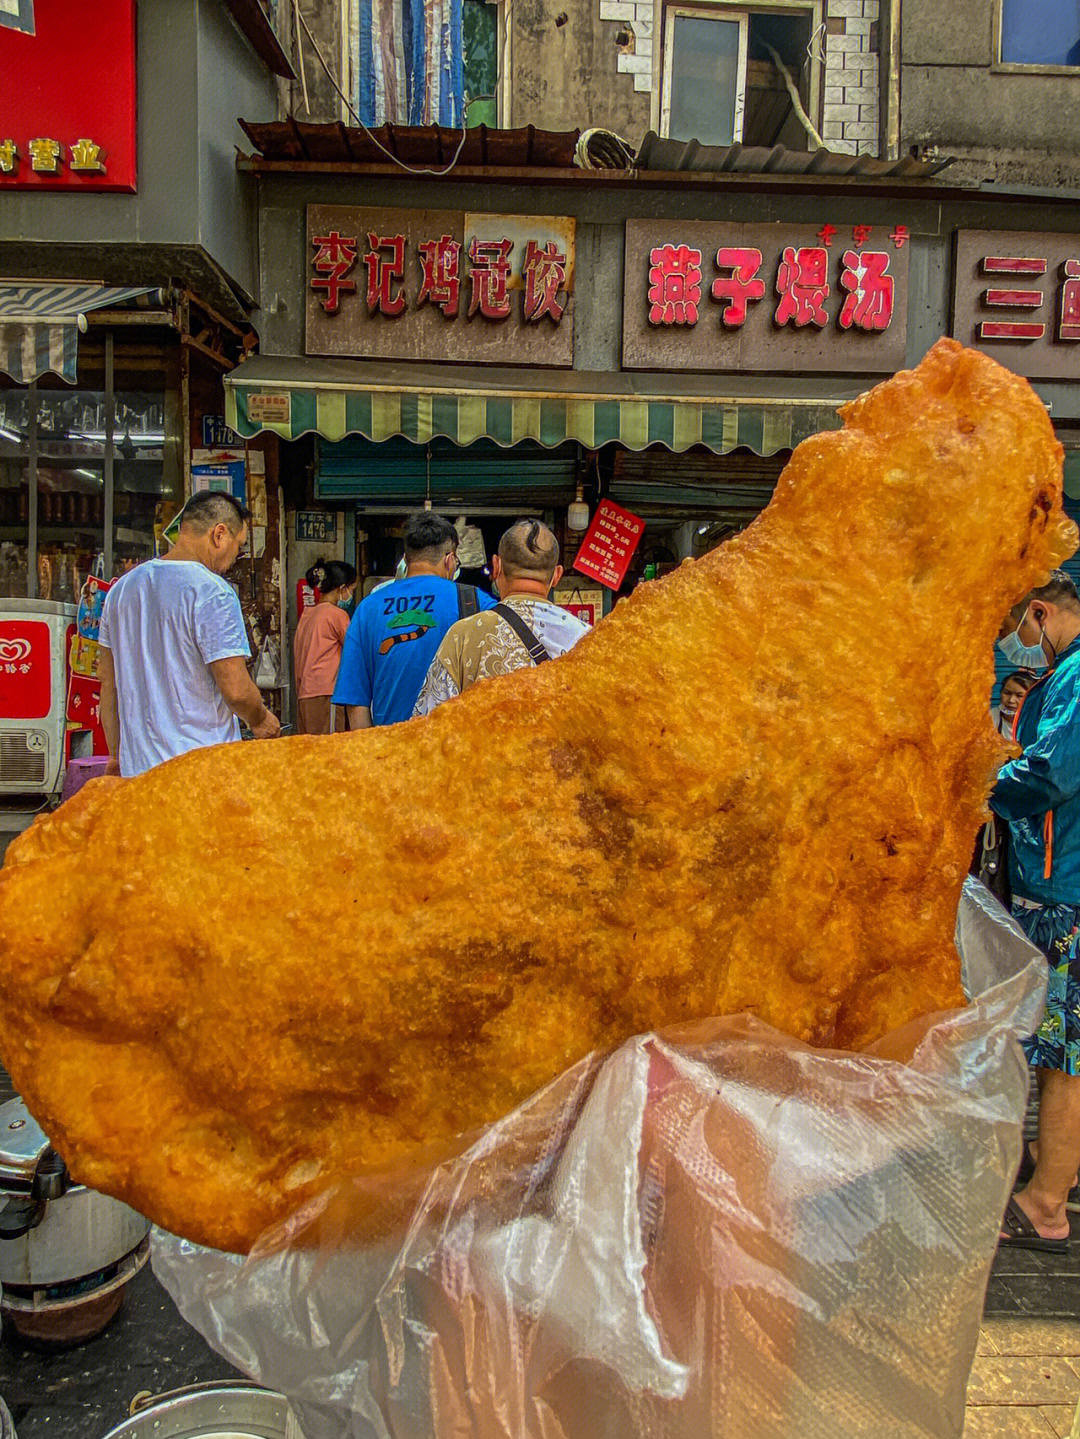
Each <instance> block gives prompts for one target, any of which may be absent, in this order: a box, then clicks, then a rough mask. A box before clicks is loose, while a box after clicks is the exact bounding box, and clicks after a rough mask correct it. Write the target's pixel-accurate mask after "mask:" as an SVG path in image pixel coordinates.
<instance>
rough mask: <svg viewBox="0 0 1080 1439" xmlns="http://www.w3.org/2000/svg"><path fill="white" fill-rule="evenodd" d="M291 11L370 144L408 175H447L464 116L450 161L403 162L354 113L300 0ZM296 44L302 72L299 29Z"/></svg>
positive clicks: (461, 145) (456, 156)
mask: <svg viewBox="0 0 1080 1439" xmlns="http://www.w3.org/2000/svg"><path fill="white" fill-rule="evenodd" d="M293 13H294V15H295V16H296V19H297V21H298V23H299V26H300V28H301V29H302V30H303V32H304V34H305V35H306V36H307V37H308V40H309V41H310V42H311V48H312V49H313V50H314V51H315V55H316V57H317V59H318V61H319V64H320V65H321V66H322V67H323V69H324V70H325V72H326V78H327V79H328V80H329V81H330V84H331V85H332V86H333V87H334V89H335V91H336V92H337V94H338V96H339V98H340V99H341V102H342V104H343V105H344V106H345V108H346V109H347V110H348V112H349V114H350V115H351V116H352V118H353V120H355V122H356V124H357V125H359V127H360V128H361V130H363V131H364V132H365V133H366V134H367V136H368V139H369V140H370V141H371V142H372V144H373V145H374V146H375V147H376V149H378V150H381V151H382V153H383V154H384V155H385V156H386V157H387V159H388V160H392V161H393V162H394V164H395V165H398V166H400V167H401V169H402V170H404V171H405V173H406V174H408V175H434V176H440V175H449V173H450V171H451V170H452V169H453V168H454V166H455V165H456V164H457V162H458V160H459V158H460V156H461V152H462V150H463V149H464V148H465V139H466V136H467V135H468V133H469V132H468V129H467V128H466V126H465V124H464V116H462V126H461V139H460V140H459V141H458V146H457V149H456V150H455V151H454V157H453V159H452V160H451V161H450V163H449V164H448V165H446V166H444V167H443V168H442V169H435V168H433V167H432V166H429V165H407V164H406V163H405V161H404V160H400V159H399V158H398V157H397V155H395V154H394V152H393V151H392V150H388V149H387V147H386V146H385V145H384V144H383V143H382V141H381V140H380V139H379V137H378V136H377V135H376V134H375V132H374V130H372V128H371V126H370V125H365V124H364V122H363V120H361V118H360V116H359V115H358V114H357V113H356V110H355V108H354V106H353V103H352V101H351V100H350V99H349V97H348V95H346V94H345V91H344V90H343V89H342V88H341V86H340V85H339V84H338V82H337V79H336V77H335V75H334V72H333V71H332V70H331V69H330V66H329V65H328V64H327V63H326V57H325V56H324V55H323V52H322V50H321V49H320V48H319V42H318V41H317V40H316V39H315V36H314V35H313V34H312V33H311V28H310V26H309V25H308V23H307V21H306V20H305V19H304V16H303V13H302V12H301V10H300V0H293ZM296 45H297V50H298V51H299V52H300V57H301V58H300V72H301V74H303V47H302V43H301V40H300V34H299V31H298V32H297V37H296ZM304 102H305V104H306V103H307V89H306V86H305V91H304Z"/></svg>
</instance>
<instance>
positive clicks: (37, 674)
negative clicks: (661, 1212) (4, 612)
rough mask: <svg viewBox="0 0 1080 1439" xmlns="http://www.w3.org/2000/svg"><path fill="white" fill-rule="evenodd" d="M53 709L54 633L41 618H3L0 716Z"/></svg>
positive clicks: (32, 716)
mask: <svg viewBox="0 0 1080 1439" xmlns="http://www.w3.org/2000/svg"><path fill="white" fill-rule="evenodd" d="M51 709H52V636H51V634H50V632H49V626H48V625H47V624H45V623H44V621H42V620H0V719H9V720H10V719H15V720H24V719H25V720H36V719H44V718H45V717H46V715H47V714H48V713H49V711H50V710H51Z"/></svg>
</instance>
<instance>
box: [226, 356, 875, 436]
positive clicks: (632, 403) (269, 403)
mask: <svg viewBox="0 0 1080 1439" xmlns="http://www.w3.org/2000/svg"><path fill="white" fill-rule="evenodd" d="M726 384H727V381H725V380H724V379H722V378H720V377H717V376H712V375H706V376H700V375H656V374H648V375H644V374H628V373H614V372H613V373H610V374H608V373H600V372H587V371H580V370H565V371H535V370H521V371H518V370H509V369H487V368H484V369H481V368H479V367H469V368H465V367H463V366H457V365H437V366H433V365H412V364H404V363H385V364H384V363H380V362H378V361H374V360H329V359H327V360H322V359H301V358H299V357H295V358H294V357H280V356H272V355H259V356H256V357H255V358H254V359H252V360H249V361H248V362H247V363H246V364H244V365H242V366H240V367H239V368H238V369H237V370H234V371H233V373H232V374H230V375H227V376H226V377H225V387H226V399H225V412H226V421H227V423H228V424H229V425H230V426H231V427H232V428H233V429H234V430H236V431H237V433H238V434H240V435H242V436H244V437H245V438H250V437H251V436H253V435H257V434H259V433H260V432H261V431H264V430H268V431H271V432H272V433H274V434H277V435H280V436H282V437H283V438H284V439H287V440H293V439H296V438H298V437H299V436H300V435H304V434H309V433H314V434H318V435H321V436H322V437H323V438H324V439H326V440H342V439H344V438H345V437H346V436H347V435H362V436H363V437H364V438H366V439H369V440H375V441H381V440H388V439H391V438H393V437H394V436H395V435H402V436H404V437H405V439H407V440H411V441H413V442H414V443H415V444H427V442H428V441H429V440H432V439H434V438H436V437H437V436H441V437H445V438H447V439H450V440H453V441H454V442H455V443H456V444H459V445H470V444H472V443H473V442H474V441H476V440H479V439H490V440H494V441H495V443H496V444H499V445H516V444H517V443H518V442H519V441H521V440H533V441H535V442H538V443H539V444H541V445H544V446H548V447H552V446H555V445H561V444H563V443H564V442H565V441H567V440H575V441H577V443H578V444H581V445H584V446H586V448H588V449H597V448H599V446H601V445H606V444H608V443H609V442H610V441H618V442H619V443H621V444H623V445H625V446H627V447H628V448H629V449H633V450H641V449H645V448H646V447H647V446H648V445H665V446H666V447H667V448H668V449H669V450H676V451H681V450H688V449H690V448H691V446H693V445H704V446H706V448H708V449H710V450H713V451H714V452H715V453H716V454H726V453H727V452H728V451H730V450H734V449H738V448H740V447H745V448H748V449H751V450H753V451H755V453H757V454H759V455H772V454H775V453H776V452H777V451H778V450H786V449H791V448H793V447H794V446H795V445H797V444H798V443H799V442H800V441H801V440H803V439H805V438H806V437H807V436H808V435H812V434H815V433H816V432H817V431H818V430H828V429H837V428H838V427H839V423H840V421H839V419H838V418H837V414H836V407H837V405H839V404H843V403H844V401H845V400H846V399H848V398H851V397H852V395H853V394H854V392H851V394H848V395H837V396H835V398H830V399H825V398H822V397H820V396H819V397H807V398H801V397H800V398H794V399H793V398H783V399H757V398H754V399H750V398H742V397H738V396H731V395H724V394H723V390H722V387H723V386H725V385H726ZM795 387H796V385H795V383H794V382H793V388H795Z"/></svg>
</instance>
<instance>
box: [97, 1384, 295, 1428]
mask: <svg viewBox="0 0 1080 1439" xmlns="http://www.w3.org/2000/svg"><path fill="white" fill-rule="evenodd" d="M105 1439H303V1435H302V1434H301V1433H300V1430H299V1428H298V1426H297V1424H296V1419H295V1417H294V1416H293V1414H292V1412H291V1410H290V1409H289V1405H288V1401H287V1400H286V1398H285V1396H284V1395H283V1394H275V1393H274V1392H273V1391H272V1390H270V1389H262V1388H260V1387H259V1386H258V1385H257V1384H244V1383H231V1382H230V1383H211V1384H196V1385H192V1387H191V1388H189V1389H177V1390H176V1391H175V1392H173V1393H172V1394H162V1395H160V1396H159V1397H158V1398H157V1399H154V1400H152V1401H151V1402H150V1403H149V1404H147V1406H146V1408H145V1409H140V1410H139V1412H138V1413H137V1414H135V1415H133V1416H132V1417H131V1418H130V1419H128V1420H126V1421H125V1422H124V1423H123V1424H121V1425H120V1426H119V1427H118V1428H116V1429H111V1430H110V1431H109V1433H108V1434H106V1435H105Z"/></svg>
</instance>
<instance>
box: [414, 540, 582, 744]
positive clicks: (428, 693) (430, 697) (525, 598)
mask: <svg viewBox="0 0 1080 1439" xmlns="http://www.w3.org/2000/svg"><path fill="white" fill-rule="evenodd" d="M491 574H492V578H493V579H494V581H495V588H496V589H497V590H498V592H499V603H498V604H497V605H496V606H495V608H494V609H491V610H482V611H481V612H480V614H477V615H470V616H469V617H468V618H467V619H463V620H458V622H457V624H454V625H451V626H450V628H449V629H448V630H447V632H446V634H445V635H444V636H443V640H442V643H441V644H440V646H439V649H438V652H437V653H436V655H435V658H434V659H433V660H432V662H431V668H430V669H429V670H428V672H427V678H426V679H425V680H424V685H423V688H422V689H421V691H420V697H419V699H418V700H417V701H416V707H415V709H414V710H413V715H414V716H416V715H426V714H430V713H431V711H432V710H433V709H435V707H436V706H437V705H441V704H443V703H444V701H446V700H449V699H454V698H455V696H457V695H459V694H461V693H462V691H463V690H467V689H468V688H469V686H470V685H474V684H475V683H476V682H477V680H482V679H489V678H491V677H492V676H493V675H505V674H510V673H511V671H513V670H520V669H524V668H526V666H528V665H537V664H543V663H544V661H545V660H552V659H555V657H556V656H557V655H562V654H565V653H566V651H567V650H569V649H572V648H573V646H574V645H576V644H577V642H578V640H580V639H584V637H585V636H586V635H587V634H588V633H589V631H588V628H587V627H586V626H585V625H583V624H582V622H581V621H580V620H579V619H577V618H575V616H574V615H572V614H570V613H569V611H568V610H564V609H562V608H561V607H560V606H559V605H553V604H552V603H551V601H550V600H549V599H548V596H549V595H550V593H551V590H552V587H553V586H554V585H557V584H558V583H559V580H560V579H561V578H562V566H561V565H560V564H559V542H558V540H557V539H556V538H555V536H554V535H553V534H552V532H551V531H550V530H549V529H548V527H547V525H542V524H541V523H540V521H539V520H518V521H517V522H516V523H515V524H512V525H511V526H510V528H509V529H508V530H507V532H506V534H505V535H503V537H502V539H501V540H500V541H499V553H498V554H497V555H494V556H493V557H492V561H491Z"/></svg>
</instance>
